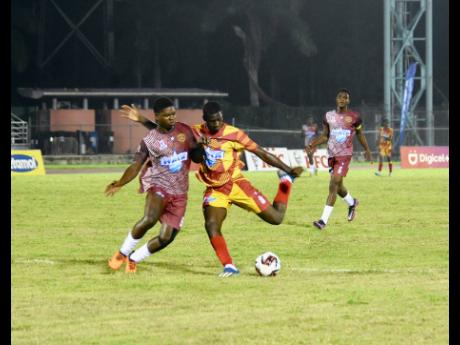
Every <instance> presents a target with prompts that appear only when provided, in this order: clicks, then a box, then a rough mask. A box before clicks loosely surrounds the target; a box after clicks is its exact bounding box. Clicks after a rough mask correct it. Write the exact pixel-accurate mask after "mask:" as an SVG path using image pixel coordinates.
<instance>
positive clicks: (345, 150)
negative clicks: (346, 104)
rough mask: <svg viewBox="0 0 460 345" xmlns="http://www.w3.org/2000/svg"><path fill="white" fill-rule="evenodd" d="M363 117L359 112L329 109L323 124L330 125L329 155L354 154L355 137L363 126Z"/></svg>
mask: <svg viewBox="0 0 460 345" xmlns="http://www.w3.org/2000/svg"><path fill="white" fill-rule="evenodd" d="M362 122H363V121H362V119H361V117H360V116H359V114H358V113H357V112H354V111H351V110H349V111H347V112H346V113H337V112H336V111H335V110H331V111H328V112H327V113H326V115H324V119H323V125H324V126H328V127H329V140H328V142H327V153H328V155H329V157H336V156H351V155H352V154H353V137H354V136H355V133H356V130H357V129H360V128H361V126H362Z"/></svg>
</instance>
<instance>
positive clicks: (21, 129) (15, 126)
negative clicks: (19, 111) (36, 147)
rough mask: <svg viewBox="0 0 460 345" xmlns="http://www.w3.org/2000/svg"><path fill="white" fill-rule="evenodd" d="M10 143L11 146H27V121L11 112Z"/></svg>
mask: <svg viewBox="0 0 460 345" xmlns="http://www.w3.org/2000/svg"><path fill="white" fill-rule="evenodd" d="M11 145H12V146H28V145H29V126H28V123H27V122H26V121H24V120H22V119H21V118H20V117H18V116H16V115H15V114H13V113H11Z"/></svg>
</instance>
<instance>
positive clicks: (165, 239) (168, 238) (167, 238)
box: [158, 229, 179, 248]
mask: <svg viewBox="0 0 460 345" xmlns="http://www.w3.org/2000/svg"><path fill="white" fill-rule="evenodd" d="M178 232H179V231H178V230H177V229H173V230H172V231H171V233H169V234H160V236H158V241H159V242H160V246H161V248H164V247H166V246H167V245H168V244H170V243H172V242H173V241H174V239H175V238H176V236H177V233H178Z"/></svg>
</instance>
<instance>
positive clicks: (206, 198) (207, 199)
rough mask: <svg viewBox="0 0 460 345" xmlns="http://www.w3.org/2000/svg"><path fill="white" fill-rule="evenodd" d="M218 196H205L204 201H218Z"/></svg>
mask: <svg viewBox="0 0 460 345" xmlns="http://www.w3.org/2000/svg"><path fill="white" fill-rule="evenodd" d="M216 200H217V198H216V197H215V196H205V197H204V199H203V202H204V203H210V202H213V201H216Z"/></svg>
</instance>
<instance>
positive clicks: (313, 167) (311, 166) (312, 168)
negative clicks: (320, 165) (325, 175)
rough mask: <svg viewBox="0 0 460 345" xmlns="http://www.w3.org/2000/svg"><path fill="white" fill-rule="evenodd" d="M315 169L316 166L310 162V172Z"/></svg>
mask: <svg viewBox="0 0 460 345" xmlns="http://www.w3.org/2000/svg"><path fill="white" fill-rule="evenodd" d="M315 170H316V167H315V166H314V164H311V165H310V173H311V174H312V175H313V174H314V173H315Z"/></svg>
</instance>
